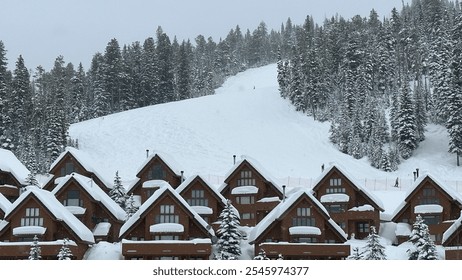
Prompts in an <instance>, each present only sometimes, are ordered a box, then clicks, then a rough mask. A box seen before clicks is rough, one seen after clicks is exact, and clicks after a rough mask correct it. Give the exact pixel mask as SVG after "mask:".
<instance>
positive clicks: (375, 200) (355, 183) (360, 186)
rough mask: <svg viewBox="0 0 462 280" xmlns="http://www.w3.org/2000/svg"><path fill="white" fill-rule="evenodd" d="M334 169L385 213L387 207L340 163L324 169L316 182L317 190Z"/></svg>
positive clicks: (314, 184)
mask: <svg viewBox="0 0 462 280" xmlns="http://www.w3.org/2000/svg"><path fill="white" fill-rule="evenodd" d="M332 169H337V170H338V171H339V172H340V173H342V174H343V176H345V177H346V178H347V179H348V180H349V181H350V182H351V183H352V184H353V186H354V187H356V188H357V190H358V191H359V192H361V193H363V194H364V195H365V196H366V197H368V198H369V199H370V200H371V201H372V202H373V203H374V204H375V205H376V206H377V207H379V208H380V209H379V210H380V211H384V209H385V207H384V205H383V203H382V201H381V200H380V199H379V198H378V197H377V196H375V195H374V194H373V193H372V192H370V191H369V190H368V189H367V188H366V187H365V186H363V184H361V183H360V182H359V181H358V180H356V179H354V178H353V176H351V175H350V174H349V172H347V171H346V170H345V169H344V168H343V167H342V166H341V165H340V164H338V163H331V164H330V165H329V166H328V167H327V168H325V169H324V171H323V172H322V173H321V175H320V176H319V177H318V178H317V179H316V180H314V183H313V186H314V188H316V186H317V185H319V183H320V182H321V181H322V180H323V179H324V178H325V177H326V176H327V174H329V172H331V170H332Z"/></svg>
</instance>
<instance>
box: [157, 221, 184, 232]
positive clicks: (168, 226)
mask: <svg viewBox="0 0 462 280" xmlns="http://www.w3.org/2000/svg"><path fill="white" fill-rule="evenodd" d="M149 232H151V233H167V232H173V233H181V232H184V226H183V225H182V224H177V223H160V224H154V225H151V226H150V227H149Z"/></svg>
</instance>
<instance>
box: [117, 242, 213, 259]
mask: <svg viewBox="0 0 462 280" xmlns="http://www.w3.org/2000/svg"><path fill="white" fill-rule="evenodd" d="M211 253H212V243H211V242H210V239H198V240H155V241H131V240H123V241H122V255H124V257H125V258H126V259H130V258H140V257H141V258H144V259H151V258H156V257H164V256H169V257H179V258H180V259H188V258H190V257H194V258H204V259H208V258H209V257H210V255H211Z"/></svg>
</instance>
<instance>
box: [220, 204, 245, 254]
mask: <svg viewBox="0 0 462 280" xmlns="http://www.w3.org/2000/svg"><path fill="white" fill-rule="evenodd" d="M235 211H236V210H235V208H234V207H233V206H232V204H231V201H230V200H228V201H227V203H226V206H225V208H224V209H223V210H222V211H221V213H220V216H219V221H220V227H219V228H218V231H217V234H218V241H217V249H218V252H219V254H220V258H221V259H224V260H228V259H237V258H238V257H239V256H240V255H241V253H242V252H241V239H242V234H241V232H240V229H239V227H240V218H239V216H238V215H237V214H236V212H235Z"/></svg>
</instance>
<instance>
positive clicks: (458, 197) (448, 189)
mask: <svg viewBox="0 0 462 280" xmlns="http://www.w3.org/2000/svg"><path fill="white" fill-rule="evenodd" d="M427 178H428V179H430V180H432V181H433V182H434V183H435V184H436V185H437V186H438V187H440V188H441V190H442V191H443V192H445V193H446V194H447V195H448V196H449V197H450V198H451V199H453V200H454V201H457V203H459V205H461V206H462V196H461V195H460V194H459V193H457V192H456V191H455V190H454V189H453V188H451V187H450V186H448V185H447V184H445V183H444V182H442V181H440V180H439V179H438V178H436V177H435V176H434V175H432V174H429V173H425V174H422V175H420V176H419V177H418V178H417V179H416V180H415V182H414V184H413V185H412V186H411V187H410V188H409V189H408V190H407V192H406V196H405V199H404V200H406V201H407V200H408V198H409V197H410V196H411V195H412V194H413V193H414V191H415V190H416V189H417V188H419V187H420V185H421V184H422V183H423V181H424V180H425V179H427Z"/></svg>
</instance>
